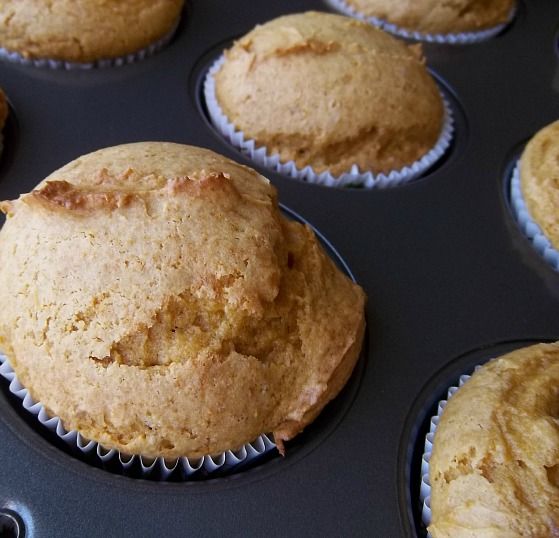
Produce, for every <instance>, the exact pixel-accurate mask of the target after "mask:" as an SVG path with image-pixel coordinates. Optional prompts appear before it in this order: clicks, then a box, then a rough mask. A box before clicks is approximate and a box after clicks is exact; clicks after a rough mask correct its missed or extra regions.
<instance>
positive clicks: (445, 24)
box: [345, 0, 514, 34]
mask: <svg viewBox="0 0 559 538" xmlns="http://www.w3.org/2000/svg"><path fill="white" fill-rule="evenodd" d="M345 1H346V3H347V5H348V6H351V7H352V8H354V9H355V10H357V11H358V12H359V13H361V14H363V15H365V16H367V17H376V18H378V19H381V20H383V21H387V22H390V23H392V24H396V25H397V26H398V27H400V28H405V29H407V30H414V31H419V32H423V33H429V34H451V33H459V32H475V31H480V30H485V29H487V28H491V27H494V26H498V25H500V24H503V23H505V22H507V20H508V19H509V17H510V15H511V11H512V9H513V7H514V0H484V1H481V2H480V1H479V0H453V1H452V2H441V1H440V0H345Z"/></svg>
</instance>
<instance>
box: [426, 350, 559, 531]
mask: <svg viewBox="0 0 559 538" xmlns="http://www.w3.org/2000/svg"><path fill="white" fill-rule="evenodd" d="M557 387H559V343H557V342H556V343H553V344H538V345H534V346H530V347H526V348H522V349H518V350H516V351H513V352H511V353H508V354H506V355H503V356H502V357H499V358H497V359H494V360H492V361H490V362H488V363H487V364H485V365H484V366H481V367H478V368H476V371H475V373H474V374H473V375H472V376H471V377H470V376H467V375H465V376H462V377H461V378H460V383H459V387H451V389H450V390H449V394H448V401H442V402H441V403H440V404H439V411H438V414H437V416H435V417H433V419H432V421H431V431H430V433H429V434H428V435H427V439H426V443H425V454H424V456H423V462H422V475H423V478H422V484H421V494H420V496H421V498H422V500H423V501H424V508H423V520H424V523H425V524H426V525H427V526H428V527H427V528H428V532H429V534H430V536H431V537H432V538H451V537H452V538H462V537H464V538H465V537H468V538H478V537H479V538H481V537H489V536H491V537H495V538H497V537H502V538H516V537H518V538H520V537H531V538H544V537H549V536H556V535H557V532H558V530H559V472H558V470H559V427H558V425H557V409H558V399H557V391H558V389H557Z"/></svg>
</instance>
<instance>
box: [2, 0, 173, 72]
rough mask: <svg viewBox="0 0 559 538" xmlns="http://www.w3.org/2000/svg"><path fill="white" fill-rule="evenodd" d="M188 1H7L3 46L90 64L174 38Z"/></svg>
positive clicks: (35, 57)
mask: <svg viewBox="0 0 559 538" xmlns="http://www.w3.org/2000/svg"><path fill="white" fill-rule="evenodd" d="M182 7H183V0H127V1H121V0H52V1H47V0H7V1H4V2H0V47H2V48H3V49H5V50H6V51H7V53H17V54H18V55H20V56H21V57H22V58H24V59H31V60H41V59H46V60H58V61H64V62H73V63H90V62H95V61H97V60H105V59H111V58H119V57H124V56H126V55H129V54H133V53H136V52H138V51H141V50H143V49H145V48H146V47H148V46H150V45H152V44H153V43H156V42H158V41H159V40H162V39H165V38H166V36H169V37H170V33H171V32H172V31H173V30H174V28H175V27H176V25H177V22H178V20H179V17H180V13H181V10H182Z"/></svg>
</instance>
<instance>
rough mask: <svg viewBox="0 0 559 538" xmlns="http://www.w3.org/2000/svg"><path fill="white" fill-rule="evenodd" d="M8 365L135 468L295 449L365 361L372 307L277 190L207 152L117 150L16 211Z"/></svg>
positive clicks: (39, 191)
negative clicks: (137, 461) (163, 460)
mask: <svg viewBox="0 0 559 538" xmlns="http://www.w3.org/2000/svg"><path fill="white" fill-rule="evenodd" d="M2 209H3V210H4V211H5V212H6V213H7V214H8V219H7V221H6V224H5V225H4V228H3V229H2V230H1V232H0V262H1V263H0V301H2V305H3V307H2V309H1V312H0V349H3V350H4V351H5V352H6V354H7V355H8V357H9V359H10V361H11V363H12V365H13V367H14V369H15V371H16V373H17V375H18V377H19V378H20V380H21V382H22V383H23V384H24V386H26V387H27V388H29V390H30V392H31V394H32V396H33V397H34V398H35V399H36V400H40V401H41V402H43V403H44V404H45V406H46V407H47V409H48V410H49V412H50V413H51V414H55V415H59V416H60V417H61V418H62V420H63V423H64V425H65V427H66V428H71V429H77V430H78V431H80V432H81V433H82V434H83V435H84V436H86V437H88V438H90V439H93V440H96V441H98V442H100V443H102V444H103V445H105V446H107V447H114V448H117V449H119V450H121V451H123V452H125V453H130V454H143V455H146V456H159V455H162V456H166V457H176V456H191V457H197V456H200V455H203V454H207V453H219V452H221V451H223V450H226V449H235V448H238V447H239V446H240V445H242V444H243V443H245V442H249V441H251V440H253V439H254V438H255V437H257V436H258V435H259V434H261V433H267V432H273V433H274V435H275V438H276V441H277V442H278V443H279V445H280V448H281V443H282V441H283V440H286V439H290V438H291V437H293V436H294V435H296V434H297V433H298V432H299V431H301V430H302V429H303V427H304V426H306V425H307V424H308V423H309V422H311V421H312V420H313V419H314V417H315V416H316V415H317V414H318V413H319V412H320V410H321V409H322V407H323V406H324V405H325V404H326V403H327V402H328V401H329V400H330V399H331V398H333V397H334V396H335V395H336V394H337V392H338V391H339V390H340V389H341V387H342V386H343V384H344V383H345V381H346V380H347V379H348V377H349V375H350V373H351V371H352V369H353V366H354V364H355V362H356V360H357V357H358V353H359V349H360V346H361V341H362V337H363V331H364V311H363V310H364V308H363V307H364V294H363V291H362V290H361V288H359V287H358V286H357V285H355V284H353V283H352V282H351V281H350V280H349V279H348V278H347V277H346V276H345V275H343V274H342V273H341V272H340V271H339V270H338V269H337V268H336V266H335V265H334V263H333V262H332V261H331V260H330V259H329V258H328V257H327V256H326V255H325V253H324V252H323V250H322V248H321V247H320V245H319V244H318V242H317V239H316V237H315V236H314V234H313V233H312V231H311V230H310V229H309V228H308V227H305V226H303V225H301V224H299V223H296V222H292V221H288V220H287V219H286V218H284V217H283V216H282V215H281V214H280V212H279V209H278V206H277V201H276V192H275V189H274V188H273V187H272V186H271V185H270V183H269V182H268V181H267V180H266V179H265V178H263V177H262V176H260V175H259V174H257V173H256V172H254V171H253V170H251V169H249V168H246V167H243V166H240V165H238V164H236V163H234V162H232V161H230V160H228V159H226V158H224V157H221V156H219V155H217V154H215V153H213V152H211V151H208V150H203V149H199V148H193V147H190V146H183V145H179V144H170V143H155V142H153V143H139V144H130V145H124V146H117V147H113V148H107V149H104V150H101V151H98V152H95V153H92V154H89V155H86V156H84V157H80V158H79V159H77V160H75V161H73V162H71V163H70V164H68V165H66V166H64V167H63V168H61V169H60V170H58V171H56V172H54V173H53V174H52V175H50V176H49V177H48V178H47V179H46V180H44V181H43V182H42V183H40V184H39V185H38V187H37V188H36V189H35V190H33V191H32V192H31V193H29V194H25V195H23V196H21V197H20V198H19V199H18V200H16V201H12V202H7V203H3V204H2Z"/></svg>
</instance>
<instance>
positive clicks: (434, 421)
mask: <svg viewBox="0 0 559 538" xmlns="http://www.w3.org/2000/svg"><path fill="white" fill-rule="evenodd" d="M479 368H480V367H479V366H476V368H475V370H476V371H477V370H478V369H479ZM471 377H472V376H471V375H467V374H464V375H461V376H460V378H459V379H458V385H453V386H452V387H450V388H449V389H448V393H447V397H446V400H441V401H440V402H439V405H438V407H437V414H436V415H435V416H433V417H431V422H430V426H429V433H428V434H427V435H426V437H425V448H424V451H423V456H422V457H421V486H420V490H419V500H420V502H421V503H422V510H421V520H422V521H423V523H424V524H425V526H429V525H430V524H431V483H430V481H429V461H430V460H431V453H432V452H433V442H434V439H435V433H436V431H437V426H438V425H439V421H440V419H441V416H442V414H443V411H444V409H445V407H446V404H447V403H448V400H450V398H452V396H454V394H455V393H456V391H457V390H458V389H460V387H462V386H463V385H464V383H466V381H468V379H470V378H471ZM428 536H430V535H428Z"/></svg>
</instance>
